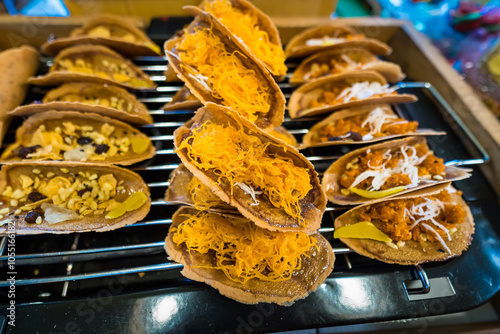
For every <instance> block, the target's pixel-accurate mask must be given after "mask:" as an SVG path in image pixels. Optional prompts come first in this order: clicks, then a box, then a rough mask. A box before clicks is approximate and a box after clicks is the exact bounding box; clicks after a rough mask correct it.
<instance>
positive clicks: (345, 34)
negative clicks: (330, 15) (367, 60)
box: [285, 22, 392, 58]
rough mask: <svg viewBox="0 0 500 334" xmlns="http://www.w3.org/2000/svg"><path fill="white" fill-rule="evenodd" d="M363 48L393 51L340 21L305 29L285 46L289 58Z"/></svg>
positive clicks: (378, 53) (383, 51)
mask: <svg viewBox="0 0 500 334" xmlns="http://www.w3.org/2000/svg"><path fill="white" fill-rule="evenodd" d="M352 47H355V48H363V49H367V50H369V51H370V52H372V53H373V54H376V55H388V54H390V53H391V52H392V49H391V47H390V46H389V45H387V44H385V43H383V42H381V41H378V40H376V39H373V38H368V37H366V36H365V35H363V34H360V33H358V32H356V31H355V30H354V29H353V28H350V27H346V26H341V25H339V23H336V22H333V23H332V24H327V25H321V26H318V27H314V28H310V29H307V30H304V31H303V32H301V33H300V34H297V35H295V36H294V37H293V38H292V39H291V40H290V42H288V44H287V46H286V48H285V55H286V57H287V58H297V57H306V56H309V55H311V54H313V53H317V52H320V51H327V50H334V49H343V48H352Z"/></svg>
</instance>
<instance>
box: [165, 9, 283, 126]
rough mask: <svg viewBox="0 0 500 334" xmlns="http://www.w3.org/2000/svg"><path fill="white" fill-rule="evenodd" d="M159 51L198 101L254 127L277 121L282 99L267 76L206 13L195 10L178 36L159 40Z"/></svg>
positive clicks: (218, 23)
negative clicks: (227, 109)
mask: <svg viewBox="0 0 500 334" xmlns="http://www.w3.org/2000/svg"><path fill="white" fill-rule="evenodd" d="M198 43H204V45H206V48H197V47H196V46H197V45H198ZM165 53H166V54H167V57H168V60H169V66H171V67H172V68H173V69H174V70H175V71H176V72H177V74H178V76H179V78H180V79H181V80H182V81H184V83H185V84H186V86H187V87H188V88H189V90H190V91H191V92H192V93H193V94H194V95H195V96H196V97H197V98H198V99H199V100H200V101H201V102H202V103H203V104H207V103H208V102H214V103H217V104H220V105H224V106H228V107H231V108H233V109H235V110H236V111H237V112H238V113H239V114H240V115H242V116H243V117H245V118H248V119H249V120H250V121H251V122H253V123H255V124H256V125H257V126H258V127H260V128H268V127H276V126H279V125H281V123H282V122H283V118H284V110H285V102H286V101H285V97H284V95H283V93H282V92H281V90H280V88H279V87H278V85H277V84H276V82H275V81H274V79H273V78H272V76H271V75H270V74H269V72H268V71H267V70H266V69H265V67H264V65H263V64H262V63H261V62H260V61H259V60H257V59H256V58H255V57H254V56H253V55H252V54H251V53H250V52H249V51H248V50H247V49H246V47H245V46H244V45H243V44H241V42H240V41H239V40H238V39H237V38H235V37H234V36H233V35H232V34H231V33H230V32H229V30H228V29H227V28H226V27H225V26H224V25H222V24H221V23H220V22H219V21H217V20H216V19H215V17H213V16H212V15H211V14H210V13H206V12H202V13H200V14H199V15H198V16H197V17H196V18H195V19H194V20H193V22H191V24H190V25H189V26H188V27H187V28H186V29H185V33H184V34H183V35H182V36H181V37H176V38H174V39H171V40H168V41H167V42H165ZM195 53H196V55H195ZM197 53H202V54H203V55H201V54H200V55H197Z"/></svg>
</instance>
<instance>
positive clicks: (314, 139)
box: [301, 105, 446, 148]
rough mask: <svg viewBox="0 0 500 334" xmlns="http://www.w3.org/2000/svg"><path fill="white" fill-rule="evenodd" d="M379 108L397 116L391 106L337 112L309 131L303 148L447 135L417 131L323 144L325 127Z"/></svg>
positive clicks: (369, 106)
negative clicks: (322, 135)
mask: <svg viewBox="0 0 500 334" xmlns="http://www.w3.org/2000/svg"><path fill="white" fill-rule="evenodd" d="M377 107H380V108H383V109H384V110H387V111H388V112H389V113H391V114H394V115H395V113H394V112H393V111H392V109H391V106H389V105H368V106H361V107H357V108H349V109H344V110H341V111H337V112H335V113H333V114H331V115H330V116H328V117H327V118H325V119H324V120H322V121H320V122H318V123H316V124H315V125H314V126H313V127H311V128H310V129H309V131H308V132H307V133H306V134H305V135H304V137H303V139H302V146H301V148H307V147H321V146H331V145H355V144H371V143H376V142H379V141H383V140H388V139H395V138H399V137H406V136H438V135H444V134H446V132H442V131H435V130H432V129H417V131H415V132H409V133H404V134H394V135H388V136H382V137H373V138H372V139H367V140H360V141H352V140H351V141H349V140H333V141H327V142H322V141H321V140H320V138H321V136H320V131H321V129H323V128H324V127H325V126H327V125H333V124H336V122H338V121H339V120H341V119H345V118H349V117H354V116H358V115H363V114H367V113H369V112H370V111H372V110H374V109H375V108H377Z"/></svg>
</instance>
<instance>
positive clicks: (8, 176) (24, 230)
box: [0, 161, 151, 235]
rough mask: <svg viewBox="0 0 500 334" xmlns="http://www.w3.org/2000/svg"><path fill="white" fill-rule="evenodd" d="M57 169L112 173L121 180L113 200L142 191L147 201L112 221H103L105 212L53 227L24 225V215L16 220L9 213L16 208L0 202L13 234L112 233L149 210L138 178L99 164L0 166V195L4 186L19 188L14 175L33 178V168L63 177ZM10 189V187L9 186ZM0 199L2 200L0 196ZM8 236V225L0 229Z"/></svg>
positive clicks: (144, 189) (61, 163) (53, 225)
mask: <svg viewBox="0 0 500 334" xmlns="http://www.w3.org/2000/svg"><path fill="white" fill-rule="evenodd" d="M61 168H66V169H68V170H69V173H73V174H78V172H86V171H88V172H90V173H92V174H97V175H98V176H100V175H105V174H110V173H111V174H113V175H114V176H115V178H116V179H117V181H120V180H124V183H123V185H124V187H125V190H126V191H125V192H124V193H121V194H120V195H118V196H116V197H114V198H115V199H117V201H120V202H123V201H124V200H125V199H127V198H128V196H130V195H131V194H133V193H135V192H138V191H142V192H143V193H144V194H145V195H146V196H147V197H148V201H147V202H146V203H145V204H144V205H142V206H141V207H140V208H138V209H136V210H133V211H130V212H126V213H125V214H123V215H122V216H120V217H118V218H114V219H106V218H104V217H105V216H106V213H104V214H101V215H94V216H85V217H84V218H78V219H73V220H67V221H64V222H60V223H57V224H52V225H49V224H48V223H47V222H46V221H45V220H44V221H43V222H42V223H41V224H28V223H26V222H25V220H24V217H25V215H26V214H27V213H28V212H27V211H23V213H21V214H19V215H18V217H19V218H17V219H16V218H15V217H14V214H13V212H14V211H15V210H16V209H17V207H13V206H10V205H8V204H7V202H8V201H5V200H4V201H2V202H4V203H6V204H4V205H2V206H1V207H2V208H5V207H7V208H9V209H10V210H11V211H10V212H12V214H7V215H4V218H10V219H12V220H15V226H16V234H18V235H20V234H40V233H54V234H67V233H73V232H90V231H95V232H105V231H111V230H115V229H117V228H120V227H123V226H126V225H130V224H133V223H135V222H138V221H140V220H141V219H143V218H144V217H146V215H147V214H148V212H149V209H150V207H151V198H150V194H149V188H148V186H147V185H146V183H144V181H143V180H142V178H141V177H140V176H139V175H138V174H136V173H134V172H132V171H130V170H128V169H124V168H120V167H116V166H111V165H103V164H82V163H76V162H48V161H43V162H14V163H10V164H8V165H3V166H2V169H1V171H0V194H1V193H2V192H3V191H4V190H5V188H6V187H7V186H8V185H12V184H14V185H19V184H20V183H19V179H18V176H19V175H21V174H23V175H27V176H30V177H32V178H35V176H37V175H38V174H35V173H33V169H38V170H39V171H40V172H41V174H47V173H49V172H53V173H54V174H55V175H56V176H58V175H61V176H64V175H67V174H66V173H64V172H62V171H61ZM13 188H14V187H13ZM0 197H2V196H1V195H0ZM5 233H10V232H9V231H8V226H7V225H4V226H0V234H5Z"/></svg>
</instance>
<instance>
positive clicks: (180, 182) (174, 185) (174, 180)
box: [165, 164, 238, 214]
mask: <svg viewBox="0 0 500 334" xmlns="http://www.w3.org/2000/svg"><path fill="white" fill-rule="evenodd" d="M193 177H194V176H193V173H191V172H190V171H189V169H187V168H186V166H184V165H183V164H180V165H179V167H177V168H176V169H174V170H173V171H172V173H171V174H170V178H169V185H168V188H167V191H166V192H165V200H166V201H167V202H170V203H177V204H184V205H189V206H194V201H193V198H192V197H191V194H190V193H189V191H188V189H187V187H188V184H189V182H191V180H192V179H193ZM209 211H219V212H231V213H234V214H238V210H237V209H236V208H233V207H232V206H231V205H229V204H227V203H225V202H223V201H222V200H220V204H218V205H215V206H213V207H211V208H210V210H209Z"/></svg>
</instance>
